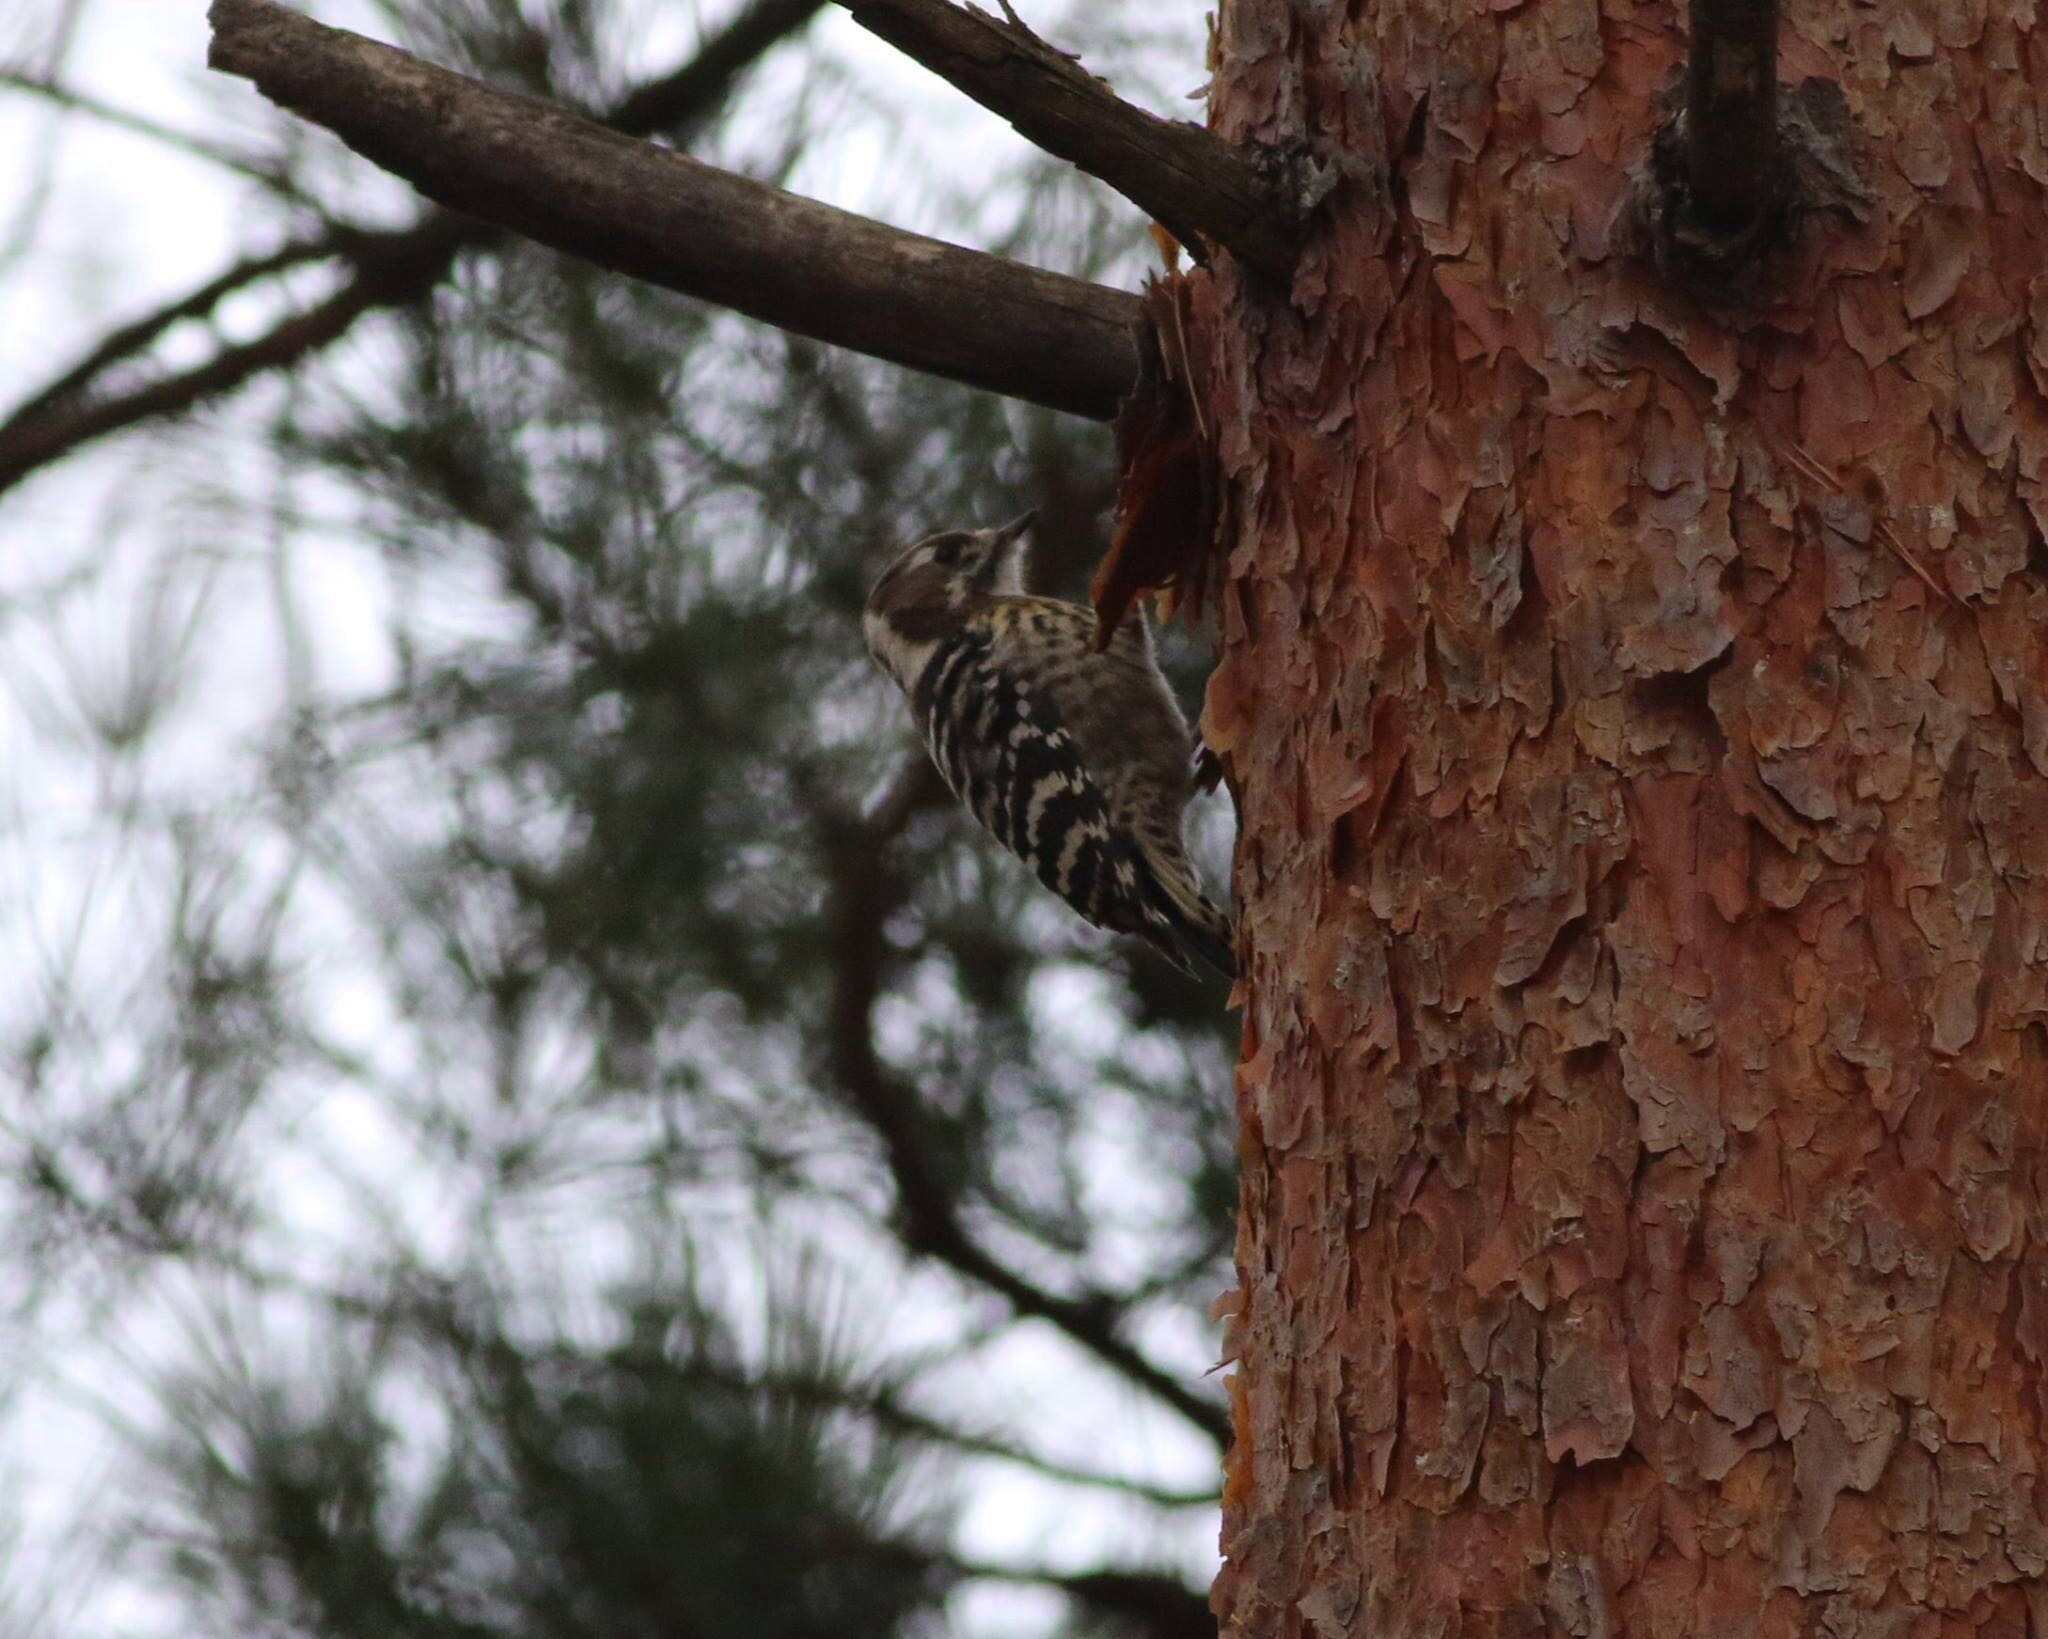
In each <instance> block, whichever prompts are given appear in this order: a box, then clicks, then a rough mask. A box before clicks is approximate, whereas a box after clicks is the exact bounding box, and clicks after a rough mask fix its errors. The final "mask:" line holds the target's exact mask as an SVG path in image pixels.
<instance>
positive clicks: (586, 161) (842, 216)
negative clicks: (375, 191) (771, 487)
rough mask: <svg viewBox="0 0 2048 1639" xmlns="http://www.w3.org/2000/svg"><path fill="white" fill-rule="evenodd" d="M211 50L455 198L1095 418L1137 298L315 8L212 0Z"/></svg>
mask: <svg viewBox="0 0 2048 1639" xmlns="http://www.w3.org/2000/svg"><path fill="white" fill-rule="evenodd" d="M208 15H209V17H210V19H211V21H212V24H213V29H214V35H213V46H212V51H211V53H210V56H209V61H210V62H211V63H212V65H213V66H214V67H216V68H219V69H223V70H225V71H227V72H228V73H231V74H238V75H241V76H243V77H245V78H247V79H250V80H252V81H254V82H255V84H256V86H257V89H259V90H260V91H262V92H263V94H264V95H265V96H267V97H269V98H270V99H271V100H272V101H274V102H277V103H279V104H281V105H282V106H284V107H286V108H289V109H291V110H293V111H294V112H295V113H299V114H301V115H303V116H305V117H306V118H308V119H310V120H312V121H313V122H314V123H316V124H320V125H324V126H326V127H327V128H328V129H329V130H331V131H333V132H334V133H335V134H336V135H337V136H339V137H340V138H341V139H342V140H343V141H344V142H346V143H347V144H348V145H349V146H350V147H352V148H354V149H355V150H356V151H357V152H358V153H361V154H363V155H364V156H365V157H367V158H369V159H371V160H374V161H375V162H376V163H378V164H379V165H382V166H383V167H384V168H385V169H387V170H389V171H391V172H393V173H394V174H396V175H398V176H401V177H404V178H405V179H406V180H407V181H409V182H411V183H412V184H413V186H414V187H416V188H418V189H419V190H420V191H421V192H422V193H424V194H426V195H427V196H428V197H429V198H432V199H435V200H438V201H440V202H441V203H442V204H444V205H447V206H449V207H450V208H452V209H455V210H459V211H462V212H464V213H466V214H468V215H471V216H477V217H481V218H483V219H484V220H485V221H488V222H493V223H496V224H498V225H499V226H501V227H509V228H512V229H514V230H516V231H518V232H520V233H524V234H526V235H527V236H529V237H530V238H533V239H537V240H539V241H540V242H541V243H542V244H545V245H550V246H552V247H554V248H555V249H557V250H562V251H567V252H569V253H570V254H572V255H576V256H581V257H584V258H585V259H587V260H589V261H591V262H593V263H595V264H597V265H598V266H600V267H607V268H611V269H614V270H616V271H618V272H621V273H628V274H631V275H633V276H635V277H637V278H643V279H647V280H649V281H651V282H653V283H655V284H659V285H663V286H665V287H667V288H668V289H671V290H679V291H682V292H684V293H685V294H688V295H693V296H699V297H703V298H705V299H706V300H709V301H714V302H718V303H720V304H722V305H724V306H727V307H731V308H734V309H736V310H738V311H739V312H742V313H745V314H748V315H750V316H751V317H754V318H758V319H764V320H766V321H767V322H769V323H771V324H775V325H778V326H780V327H781V328H783V329H785V330H793V331H796V332H797V333H798V334H800V335H806V336H810V337H813V338H814V339H816V340H819V341H826V342H832V343H835V344H836V345H839V346H842V347H851V348H854V349H855V350H856V351H859V352H863V353H868V354H871V355H872V356H874V357H876V358H882V359H887V360H889V361H891V362H893V363H897V364H903V365H907V366H909V367H911V368H913V369H918V370H923V371H926V372H928V373H930V374H934V375H941V376H947V377H950V378H952V379H953V380H956V381H964V382H968V383H970V384H972V385H974V386H978V387H985V388H988V389H990V390H991V391H994V392H999V393H1006V394H1008V395H1010V396H1012V397H1016V398H1024V399H1029V400H1031V401H1032V402H1034V403H1038V404H1044V405H1048V406H1050V407H1052V408H1054V409H1060V410H1069V411H1073V412H1075V413H1077V414H1081V415H1087V416H1092V417H1094V418H1096V419H1098V420H1106V419H1108V418H1109V417H1110V416H1112V415H1113V414H1114V412H1115V408H1116V402H1117V400H1118V398H1119V397H1120V396H1121V395H1122V394H1123V393H1124V392H1125V391H1126V390H1127V389H1128V388H1129V386H1130V384H1131V383H1132V382H1133V381H1134V380H1135V379H1136V377H1137V357H1138V353H1137V340H1136V325H1137V321H1138V314H1139V307H1138V299H1137V298H1136V297H1135V296H1131V295H1129V294H1127V293H1125V292H1122V291H1116V290H1110V289H1108V288H1106V287H1104V286H1101V285H1094V284H1089V283H1087V282H1086V281H1084V280H1080V279H1070V278H1066V277H1064V276H1062V275H1060V274H1055V273H1047V272H1043V271H1041V270H1039V269H1036V268H1028V267H1025V266H1022V265H1021V264H1019V263H1015V262H1008V261H1004V260H1003V259H1002V258H1000V257H995V256H987V255H983V254H982V253H980V252H978V251H970V250H963V249H960V248H959V247H957V246H954V245H947V244H943V243H941V242H940V241H938V240H936V239H926V238H924V237H922V236H921V235H917V234H910V233H903V232H900V231H898V230H896V229H894V228H888V227H884V226H882V225H881V224H880V223H876V222H871V221H869V220H867V219H866V218H864V217H860V216H855V215H853V214H851V213H850V212H846V211H840V210H835V209H833V208H832V207H830V206H827V205H821V204H818V203H816V202H815V201H811V200H806V199H800V198H797V197H796V196H795V195H793V194H787V193H784V192H782V191H781V190H780V189H776V188H771V187H768V186H766V185H765V184H763V183H759V182H754V181H750V180H749V179H747V178H745V177H739V176H734V175H732V174H731V173H729V172H725V171H720V170H717V169H715V168H714V167H712V166H709V165H703V164H700V163H699V162H697V161H696V160H693V159H690V158H688V157H686V156H684V155H682V154H679V153H675V152H674V151H672V150H669V149H666V148H659V147H655V146H653V145H651V144H647V143H640V142H634V141H631V140H629V139H628V138H626V137H623V136H621V135H619V134H618V133H617V132H614V131H610V130H607V129H606V128H605V127H603V126H601V125H597V124H595V123H593V122H591V121H589V120H585V119H581V118H578V117H577V116H575V115H573V114H569V113H565V112H564V111H562V110H560V109H557V108H553V107H550V106H548V105H547V104H545V103H542V102H538V101H535V100H534V99H532V98H529V97H523V96H517V95H514V94H512V93H509V92H503V91H497V90H493V89H492V88H490V87H488V86H485V85H482V84H480V83H478V82H477V81H475V80H471V79H468V78H466V77H464V76H462V75H459V74H453V73H450V72H448V71H447V70H445V69H440V68H435V67H432V66H430V65H428V64H426V63H423V62H421V61H420V60H419V59H417V58H415V57H412V56H409V55H407V54H406V53H405V52H402V51H398V50H396V49H394V48H393V47H390V46H384V45H379V44H377V43H376V42H374V41H370V40H365V39H363V38H362V37H361V36H359V35H354V34H349V33H346V32H344V31H342V30H340V29H332V28H327V27H324V26H323V25H321V24H319V23H315V22H313V21H312V20H311V19H310V18H306V17H301V16H299V15H297V14H296V13H294V12H290V11H287V10H286V9H284V8H283V7H282V6H279V5H276V4H274V3H273V0H213V5H212V8H211V10H210V11H209V13H208Z"/></svg>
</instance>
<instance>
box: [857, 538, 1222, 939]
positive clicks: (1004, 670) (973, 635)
mask: <svg viewBox="0 0 2048 1639" xmlns="http://www.w3.org/2000/svg"><path fill="white" fill-rule="evenodd" d="M1030 523H1031V519H1030V516H1029V515H1028V514H1027V515H1026V516H1025V517H1023V518H1020V519H1018V520H1017V521H1016V522H1015V523H1013V524H1008V525H1006V526H1004V527H1003V528H1001V529H983V530H975V531H971V532H970V531H964V530H955V531H948V532H947V533H945V534H941V535H933V536H930V537H929V538H927V539H925V540H922V541H919V542H918V543H917V544H916V545H915V546H911V547H909V548H906V549H905V550H904V552H903V553H902V554H901V555H900V556H899V557H898V558H897V559H896V561H895V562H894V563H892V564H891V565H890V566H889V568H888V569H887V570H886V571H885V572H884V573H883V575H882V578H881V579H880V580H878V581H876V582H875V586H874V590H873V591H872V592H870V593H869V594H868V604H867V615H866V619H865V623H864V624H865V627H866V632H867V640H868V650H869V652H870V653H871V654H873V655H874V657H875V660H876V662H877V663H878V664H879V665H880V666H881V667H882V669H883V670H884V671H886V672H887V673H888V674H889V675H890V676H891V677H893V678H894V679H895V680H896V682H897V684H898V685H899V686H900V687H901V688H902V690H903V692H904V694H905V695H906V696H907V697H908V698H909V701H910V708H911V712H912V714H913V715H914V716H915V717H916V719H917V725H918V728H919V730H920V731H921V732H922V733H923V735H924V738H925V744H926V745H927V746H929V747H930V748H931V753H932V759H933V761H934V762H936V763H937V764H938V766H939V772H940V773H941V774H943V775H944V776H945V779H946V783H947V784H948V785H949V786H951V787H952V789H953V793H954V795H956V796H957V797H959V798H960V800H961V802H962V803H964V804H965V805H966V807H967V809H968V811H969V812H970V813H971V814H973V815H974V817H975V818H976V819H977V820H979V821H980V822H981V823H982V825H983V826H985V827H986V828H987V829H988V830H989V831H990V832H991V833H992V834H993V835H994V836H995V838H996V840H997V841H999V842H1001V843H1002V844H1003V846H1004V847H1006V848H1008V849H1009V850H1010V852H1012V853H1013V854H1015V855H1017V856H1018V858H1020V859H1022V860H1023V861H1024V862H1025V864H1027V865H1029V866H1030V867H1031V868H1032V870H1033V871H1034V872H1036V873H1037V876H1038V879H1039V881H1041V882H1043V883H1044V884H1045V885H1046V886H1047V887H1048V888H1050V889H1052V891H1053V892H1054V893H1056V894H1058V895H1059V896H1060V897H1061V898H1062V899H1064V900H1065V901H1066V902H1067V903H1068V904H1069V905H1071V906H1073V907H1074V909H1075V910H1077V911H1079V912H1080V913H1081V915H1082V916H1084V917H1086V918H1087V919H1088V920H1089V921H1090V922H1092V923H1094V924H1095V925H1096V926H1097V927H1103V928H1111V929H1114V930H1115V931H1117V932H1119V933H1131V934H1136V935H1137V936H1138V937H1139V938H1141V939H1144V940H1146V941H1147V942H1148V943H1150V944H1151V945H1153V946H1154V947H1156V948H1157V949H1158V950H1160V951H1161V952H1162V953H1164V954H1165V955H1166V956H1167V957H1168V958H1169V959H1170V960H1171V961H1173V962H1174V963H1176V964H1177V965H1178V966H1180V967H1182V968H1190V962H1189V957H1190V955H1191V954H1192V955H1194V956H1199V957H1201V958H1202V960H1204V961H1205V962H1207V963H1208V964H1209V965H1210V966H1211V967H1213V968H1215V969H1216V970H1217V971H1218V972H1219V973H1224V974H1234V973H1235V972H1236V960H1235V957H1234V956H1233V954H1232V950H1231V940H1230V924H1229V922H1228V921H1227V920H1226V919H1225V918H1224V916H1223V913H1222V912H1220V911H1219V910H1217V908H1216V907H1215V906H1214V905H1213V904H1211V903H1210V902H1209V900H1208V898H1207V897H1206V896H1205V895H1204V894H1203V892H1202V887H1201V883H1200V881H1199V880H1198V879H1197V877H1196V876H1195V871H1194V867H1193V865H1192V864H1190V863H1189V861H1188V857H1187V852H1186V850H1185V848H1184V846H1183V844H1182V841H1181V816H1182V812H1183V810H1184V809H1185V808H1186V806H1187V801H1188V798H1189V796H1190V795H1191V794H1192V792H1193V788H1194V787H1193V774H1192V768H1191V760H1192V757H1193V753H1194V743H1193V740H1192V737H1191V736H1190V735H1189V733H1188V726H1187V722H1186V720H1185V719H1184V718H1183V717H1182V716H1181V713H1180V707H1179V706H1178V705H1176V704H1175V703H1174V699H1173V695H1172V694H1171V692H1170V691H1169V690H1168V689H1167V686H1166V679H1165V678H1164V677H1163V676H1161V675H1160V671H1159V663H1158V661H1157V660H1156V659H1155V658H1154V656H1153V652H1152V634H1151V632H1150V631H1149V630H1148V629H1147V627H1146V625H1145V622H1144V620H1143V618H1142V617H1141V616H1138V615H1133V616H1132V617H1131V618H1129V619H1128V620H1126V621H1125V623H1124V624H1123V626H1122V627H1121V628H1120V629H1119V630H1118V632H1117V634H1116V636H1115V638H1114V639H1112V640H1111V642H1110V645H1109V647H1108V648H1107V649H1106V650H1104V651H1103V652H1102V653H1100V654H1096V653H1094V652H1093V650H1092V647H1091V644H1092V640H1093V637H1094V632H1095V617H1094V615H1093V613H1092V612H1091V611H1089V610H1087V609H1084V608H1082V607H1080V606H1079V605H1078V604H1072V603H1061V602H1057V601H1056V600H1054V599H1051V598H1037V597H1029V596H1026V595H1025V594H1024V590H1023V571H1024V548H1023V539H1024V532H1025V530H1026V529H1027V528H1029V527H1030Z"/></svg>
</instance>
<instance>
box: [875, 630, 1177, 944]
mask: <svg viewBox="0 0 2048 1639" xmlns="http://www.w3.org/2000/svg"><path fill="white" fill-rule="evenodd" d="M991 647H992V640H991V636H990V633H989V632H988V631H987V630H986V629H985V628H983V627H978V626H969V627H967V628H965V629H963V630H962V631H960V632H958V633H957V634H955V635H954V636H953V637H951V638H949V639H948V640H947V641H946V642H945V643H943V644H942V645H941V646H940V647H939V650H938V652H937V653H936V654H934V655H933V656H932V659H931V663H930V665H929V666H927V667H926V669H925V672H924V675H923V677H922V678H920V680H919V686H918V689H917V691H916V693H915V695H913V697H912V699H911V707H912V709H913V710H914V711H915V713H916V715H917V720H918V727H919V728H920V729H921V730H922V731H923V733H924V737H925V743H926V744H927V745H928V746H929V747H930V748H931V753H932V760H933V761H934V762H935V763H937V764H938V767H939V772H940V773H941V774H942V775H944V776H945V780H946V783H947V784H948V785H949V786H951V787H952V789H953V794H954V795H955V796H956V797H958V798H959V799H960V800H961V802H962V803H964V804H965V805H966V807H967V810H968V812H970V813H971V814H973V815H974V817H975V818H976V819H977V820H979V821H980V822H981V823H982V825H983V826H984V827H986V828H987V830H988V831H989V833H990V834H991V835H993V836H994V837H995V839H996V840H997V841H998V842H1000V843H1002V845H1003V846H1004V847H1005V848H1007V849H1009V850H1010V852H1011V853H1013V854H1015V855H1017V856H1018V858H1020V859H1022V860H1024V861H1025V863H1027V864H1029V865H1030V866H1031V867H1032V868H1033V870H1034V871H1036V873H1037V875H1038V879H1039V880H1040V881H1041V882H1043V883H1044V884H1045V885H1046V886H1047V887H1048V888H1050V889H1052V891H1053V892H1054V893H1056V894H1058V895H1059V896H1060V897H1061V898H1062V899H1064V900H1066V902H1067V903H1068V904H1070V905H1072V906H1073V907H1074V909H1075V910H1077V911H1079V912H1080V913H1081V914H1082V915H1083V916H1084V917H1086V918H1087V919H1088V920H1089V921H1090V922H1093V923H1094V924H1096V926H1098V927H1109V928H1120V929H1121V928H1127V927H1128V918H1127V917H1126V916H1125V915H1122V914H1120V912H1121V911H1122V910H1123V909H1124V907H1125V906H1127V905H1128V904H1129V903H1130V902H1131V901H1132V899H1133V898H1134V896H1135V895H1136V893H1137V888H1138V883H1137V870H1136V867H1135V863H1134V861H1133V860H1132V858H1131V855H1130V850H1129V849H1128V847H1127V846H1125V845H1124V844H1123V843H1122V842H1121V840H1120V839H1119V838H1118V836H1117V834H1116V832H1115V830H1114V828H1113V827H1112V825H1111V823H1110V815H1109V807H1108V804H1107V802H1106V801H1105V800H1104V798H1103V794H1102V791H1101V790H1100V788H1099V787H1098V786H1097V785H1096V783H1095V781H1094V780H1093V778H1091V777H1090V775H1089V773H1088V770H1087V768H1086V767H1085V766H1083V764H1082V762H1081V757H1080V752H1079V749H1078V747H1077V746H1076V745H1075V743H1074V738H1073V735H1072V734H1070V733H1069V732H1068V730H1067V727H1066V725H1065V723H1064V722H1063V721H1062V720H1061V718H1060V713H1059V708H1058V707H1057V706H1056V705H1054V703H1053V700H1052V697H1051V696H1050V695H1049V694H1047V693H1045V692H1044V691H1043V690H1040V689H1037V688H1034V687H1032V686H1031V685H1030V684H1029V683H1028V682H1026V681H1024V680H1021V679H1019V678H1018V677H1016V676H1015V675H1014V674H1012V673H1009V672H1006V671H1004V670H1002V669H1001V668H999V667H997V666H996V665H994V664H993V662H992V660H991ZM1129 931H1138V930H1136V929H1129Z"/></svg>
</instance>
